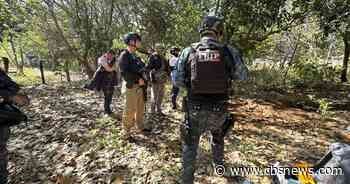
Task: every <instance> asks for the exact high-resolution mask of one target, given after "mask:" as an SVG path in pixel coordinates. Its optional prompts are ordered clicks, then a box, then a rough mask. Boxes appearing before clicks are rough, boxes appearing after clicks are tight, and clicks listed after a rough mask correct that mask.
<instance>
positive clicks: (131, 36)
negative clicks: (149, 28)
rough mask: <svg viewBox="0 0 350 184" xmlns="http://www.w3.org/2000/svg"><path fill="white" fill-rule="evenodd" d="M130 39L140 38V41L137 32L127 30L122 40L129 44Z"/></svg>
mask: <svg viewBox="0 0 350 184" xmlns="http://www.w3.org/2000/svg"><path fill="white" fill-rule="evenodd" d="M131 40H140V41H141V36H140V35H139V34H137V33H134V32H129V33H127V34H126V35H124V37H123V41H124V43H125V44H127V45H128V44H129V42H130V41H131Z"/></svg>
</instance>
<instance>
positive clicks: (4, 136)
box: [0, 126, 10, 184]
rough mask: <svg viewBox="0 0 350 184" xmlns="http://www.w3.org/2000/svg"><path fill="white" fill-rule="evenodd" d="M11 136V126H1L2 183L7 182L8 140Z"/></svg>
mask: <svg viewBox="0 0 350 184" xmlns="http://www.w3.org/2000/svg"><path fill="white" fill-rule="evenodd" d="M9 136H10V127H8V126H0V183H1V184H5V183H7V176H8V171H7V148H6V146H7V141H8V139H9Z"/></svg>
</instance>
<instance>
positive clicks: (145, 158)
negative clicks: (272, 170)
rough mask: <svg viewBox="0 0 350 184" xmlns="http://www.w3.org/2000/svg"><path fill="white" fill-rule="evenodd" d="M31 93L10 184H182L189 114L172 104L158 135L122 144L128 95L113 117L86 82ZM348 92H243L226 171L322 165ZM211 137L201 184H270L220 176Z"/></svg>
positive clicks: (153, 121)
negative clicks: (183, 131) (327, 105)
mask: <svg viewBox="0 0 350 184" xmlns="http://www.w3.org/2000/svg"><path fill="white" fill-rule="evenodd" d="M25 91H26V92H27V93H28V94H29V95H30V98H31V99H32V101H31V105H30V106H28V107H26V108H24V110H25V112H26V113H27V114H28V116H29V122H28V123H23V124H21V125H19V126H17V127H13V128H12V134H11V138H10V141H9V160H10V161H9V171H10V183H14V184H34V183H35V184H51V183H58V184H70V183H77V184H95V183H96V184H97V183H101V184H105V183H106V184H110V183H113V184H121V183H130V184H138V183H140V184H143V183H144V184H153V183H160V184H172V183H179V181H180V170H181V141H180V136H179V128H180V124H181V122H182V118H183V113H182V112H181V111H174V110H172V109H171V108H170V104H169V101H166V103H165V104H164V108H165V111H164V112H165V114H166V116H163V117H157V116H150V115H148V114H147V116H146V122H147V123H148V124H149V125H151V126H152V128H153V130H152V133H151V134H150V135H147V136H145V135H137V136H136V140H137V141H136V142H135V143H129V142H126V141H123V140H122V139H120V136H121V114H122V110H123V103H122V98H121V97H118V96H116V97H115V98H114V101H113V108H114V111H115V113H116V118H115V119H112V118H106V117H104V116H103V114H102V108H103V98H102V96H101V95H100V94H97V93H94V92H90V91H86V90H84V89H82V88H81V83H74V84H72V85H68V84H60V83H57V84H52V85H50V86H45V85H40V86H35V87H33V86H32V87H30V86H29V87H26V88H25ZM349 93H350V88H349V86H335V85H327V88H325V87H324V86H319V87H318V88H317V87H315V88H313V89H312V90H294V91H283V90H277V89H259V88H257V87H256V86H254V85H249V84H247V85H245V86H243V87H239V89H238V90H237V93H236V95H235V97H234V99H233V100H232V102H233V103H232V113H233V114H234V115H235V127H234V129H233V130H232V131H231V132H230V133H229V135H228V136H227V137H226V138H225V160H226V163H227V167H236V166H246V167H259V168H267V167H269V166H271V165H272V164H274V163H276V162H280V163H281V164H282V165H287V164H293V163H296V162H299V161H306V162H308V163H310V164H314V163H316V162H317V160H318V159H320V158H321V157H322V156H323V155H324V154H325V152H326V151H327V150H328V146H329V145H330V144H331V143H334V142H337V141H339V139H338V138H337V136H336V134H337V132H339V131H341V130H343V129H345V128H346V127H347V126H349V122H350V113H349V111H350V97H347V95H348V94H349ZM167 97H169V96H167ZM322 98H325V99H327V101H328V102H332V103H331V107H333V108H331V109H325V110H323V111H322V112H323V113H320V112H318V110H319V104H318V103H317V99H322ZM208 138H209V135H207V134H205V135H204V136H203V137H202V139H201V143H200V148H199V150H198V158H197V160H198V164H197V167H198V169H197V171H196V183H197V184H210V183H219V184H226V183H241V182H242V181H243V180H245V179H246V180H250V181H252V182H253V183H257V184H260V183H261V184H265V183H266V184H267V183H270V181H271V179H270V177H268V176H255V175H251V176H244V177H219V176H216V175H215V174H214V173H213V169H212V168H211V165H210V164H211V149H210V145H209V142H208Z"/></svg>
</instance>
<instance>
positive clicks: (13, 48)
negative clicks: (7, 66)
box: [10, 34, 23, 74]
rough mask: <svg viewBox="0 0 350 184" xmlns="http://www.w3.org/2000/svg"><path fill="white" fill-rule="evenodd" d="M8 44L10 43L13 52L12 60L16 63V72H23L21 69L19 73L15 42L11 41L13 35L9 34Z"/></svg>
mask: <svg viewBox="0 0 350 184" xmlns="http://www.w3.org/2000/svg"><path fill="white" fill-rule="evenodd" d="M10 45H11V49H12V53H13V56H14V62H15V64H16V68H17V73H19V74H23V71H22V73H21V70H20V66H19V63H18V59H17V52H16V47H15V43H14V41H13V35H12V34H10Z"/></svg>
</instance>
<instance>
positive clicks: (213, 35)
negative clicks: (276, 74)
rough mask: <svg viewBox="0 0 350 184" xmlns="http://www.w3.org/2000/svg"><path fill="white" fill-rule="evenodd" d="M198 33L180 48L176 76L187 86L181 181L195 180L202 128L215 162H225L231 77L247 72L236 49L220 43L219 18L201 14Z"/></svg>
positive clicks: (242, 77) (241, 77) (239, 76)
mask: <svg viewBox="0 0 350 184" xmlns="http://www.w3.org/2000/svg"><path fill="white" fill-rule="evenodd" d="M199 33H200V37H201V39H200V41H199V42H198V43H194V44H192V45H191V46H190V47H188V48H185V49H184V50H183V51H182V52H181V55H180V57H179V61H178V67H177V76H176V79H175V82H176V84H177V85H178V86H182V87H184V88H185V89H186V90H187V96H186V97H185V98H184V110H185V121H184V123H183V126H182V128H181V137H182V141H183V152H182V162H183V170H182V181H183V183H184V184H192V183H193V182H194V173H195V163H196V155H197V148H198V144H199V139H200V136H201V134H202V133H203V132H205V131H207V130H209V131H210V133H211V137H212V139H211V145H212V153H213V164H214V166H218V165H223V164H224V161H223V159H224V136H225V133H226V131H227V130H228V129H229V125H230V124H231V122H232V121H230V119H228V117H229V115H228V111H227V110H226V105H227V101H228V100H229V91H230V89H231V81H232V80H234V79H238V80H245V79H246V78H247V72H248V71H247V68H246V66H245V65H244V63H243V61H242V58H241V56H240V54H239V53H238V51H237V50H236V49H234V48H233V47H231V46H227V45H225V44H222V43H220V41H219V39H220V38H221V37H222V35H223V20H222V19H221V18H218V17H216V16H206V17H204V19H203V21H202V23H201V25H200V26H199Z"/></svg>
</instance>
